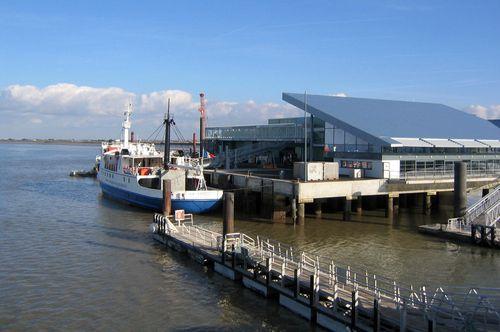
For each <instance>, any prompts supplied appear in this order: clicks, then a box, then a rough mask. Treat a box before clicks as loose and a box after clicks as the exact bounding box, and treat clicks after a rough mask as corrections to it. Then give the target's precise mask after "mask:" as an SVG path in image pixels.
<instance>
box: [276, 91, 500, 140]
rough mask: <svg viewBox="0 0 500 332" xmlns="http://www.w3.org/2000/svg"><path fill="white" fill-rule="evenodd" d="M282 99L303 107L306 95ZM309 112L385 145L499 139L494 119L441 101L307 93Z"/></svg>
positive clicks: (287, 95) (499, 132) (357, 134)
mask: <svg viewBox="0 0 500 332" xmlns="http://www.w3.org/2000/svg"><path fill="white" fill-rule="evenodd" d="M283 100H284V101H286V102H288V103H290V104H292V105H294V106H296V107H298V108H300V109H304V94H301V93H300V94H299V93H287V92H284V93H283ZM307 111H308V112H309V113H311V114H313V115H314V116H317V117H319V118H321V119H322V120H324V121H326V122H329V123H332V124H335V125H336V126H338V127H339V128H342V129H345V130H346V131H350V132H351V133H352V134H354V135H356V136H359V137H361V138H363V139H365V140H368V141H371V142H373V143H379V144H384V145H386V144H388V143H391V142H392V141H391V140H388V139H387V137H400V138H401V137H408V138H411V137H432V138H446V139H448V138H452V139H453V138H464V139H494V140H498V139H499V138H500V128H498V127H496V126H495V125H494V124H492V123H491V122H489V121H487V120H483V119H480V118H478V117H476V116H474V115H472V114H468V113H465V112H462V111H459V110H457V109H454V108H452V107H449V106H446V105H442V104H433V103H421V102H408V101H396V100H380V99H366V98H352V97H333V96H322V95H307ZM384 137H385V138H384ZM392 143H393V142H392Z"/></svg>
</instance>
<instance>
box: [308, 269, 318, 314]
mask: <svg viewBox="0 0 500 332" xmlns="http://www.w3.org/2000/svg"><path fill="white" fill-rule="evenodd" d="M315 304H316V287H315V284H314V274H311V275H310V276H309V306H310V307H311V323H313V324H316V321H317V317H318V312H317V311H316V306H315Z"/></svg>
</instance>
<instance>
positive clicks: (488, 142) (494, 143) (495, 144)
mask: <svg viewBox="0 0 500 332" xmlns="http://www.w3.org/2000/svg"><path fill="white" fill-rule="evenodd" d="M478 141H479V142H481V143H484V144H486V145H488V146H490V147H492V148H500V141H499V140H497V139H478Z"/></svg>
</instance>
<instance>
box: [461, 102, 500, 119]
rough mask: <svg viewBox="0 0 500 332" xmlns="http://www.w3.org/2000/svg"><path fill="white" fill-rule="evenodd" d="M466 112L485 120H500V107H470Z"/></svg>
mask: <svg viewBox="0 0 500 332" xmlns="http://www.w3.org/2000/svg"><path fill="white" fill-rule="evenodd" d="M465 111H466V112H468V113H472V114H474V115H476V116H478V117H480V118H483V119H500V105H490V106H483V105H470V106H469V107H467V108H466V109H465Z"/></svg>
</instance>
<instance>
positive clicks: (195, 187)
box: [97, 104, 223, 213]
mask: <svg viewBox="0 0 500 332" xmlns="http://www.w3.org/2000/svg"><path fill="white" fill-rule="evenodd" d="M131 114H132V105H131V104H129V105H128V107H127V110H126V111H125V112H124V116H125V119H124V121H123V125H122V139H121V140H116V141H108V142H103V143H102V144H101V155H100V156H99V157H98V158H99V167H98V173H97V179H98V180H99V183H100V186H101V189H102V192H103V194H104V195H106V196H109V197H111V198H114V199H117V200H120V201H124V202H127V203H129V204H132V205H136V206H139V207H143V208H147V209H151V210H155V211H161V210H162V206H163V182H164V181H163V180H165V179H168V180H170V183H171V204H172V209H173V210H185V211H186V213H205V212H208V211H210V210H213V209H215V208H216V207H217V206H218V205H219V204H220V202H221V199H222V194H223V192H222V191H221V190H215V189H211V188H208V187H207V185H206V182H205V178H204V176H203V162H202V159H200V158H192V157H190V156H187V155H183V154H181V153H171V151H170V126H171V124H172V123H173V121H172V119H171V118H170V111H168V113H167V116H166V117H165V120H164V124H165V148H164V151H163V152H160V151H158V150H157V149H156V146H155V144H154V143H143V142H134V141H130V139H129V130H130V127H131V121H130V115H131ZM165 156H167V157H166V158H165Z"/></svg>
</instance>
